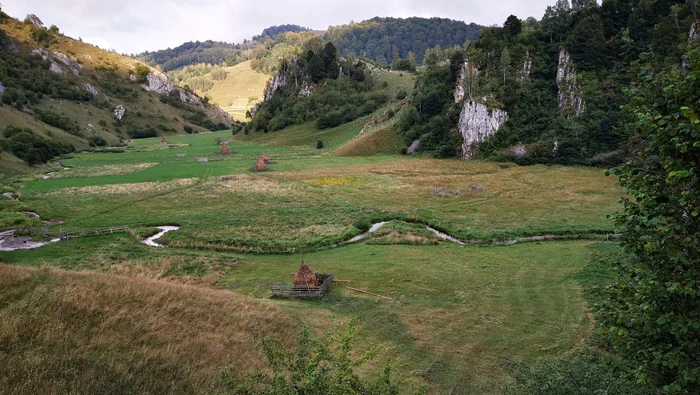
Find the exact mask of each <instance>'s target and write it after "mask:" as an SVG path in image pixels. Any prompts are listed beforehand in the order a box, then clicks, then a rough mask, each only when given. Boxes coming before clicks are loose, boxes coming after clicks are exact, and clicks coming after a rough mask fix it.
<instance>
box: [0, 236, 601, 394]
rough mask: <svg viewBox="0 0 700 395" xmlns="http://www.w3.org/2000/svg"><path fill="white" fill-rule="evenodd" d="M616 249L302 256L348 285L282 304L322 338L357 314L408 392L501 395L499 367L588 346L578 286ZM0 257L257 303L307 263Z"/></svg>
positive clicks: (360, 251)
mask: <svg viewBox="0 0 700 395" xmlns="http://www.w3.org/2000/svg"><path fill="white" fill-rule="evenodd" d="M609 246H610V244H600V243H591V242H580V241H579V242H575V241H570V242H547V243H536V244H535V243H532V244H522V245H516V246H511V247H489V248H484V247H465V246H458V245H454V244H442V245H421V246H410V245H375V244H371V243H360V244H355V245H348V246H342V247H338V248H335V249H330V250H325V251H319V252H314V253H307V254H304V260H305V262H306V263H308V264H309V265H310V266H311V267H312V269H313V270H315V271H316V272H319V273H334V274H335V275H336V278H337V279H340V280H349V281H350V283H338V284H335V285H334V286H333V288H332V290H331V293H330V295H329V296H328V297H326V298H324V299H323V300H320V301H289V300H279V299H273V300H274V301H275V304H276V305H277V306H279V307H281V308H282V309H283V310H284V311H285V312H286V313H288V314H289V315H290V316H292V317H294V318H295V319H296V320H297V321H298V322H299V324H300V325H302V326H308V327H311V328H312V329H314V330H316V331H319V332H326V331H329V330H332V329H333V328H334V327H335V326H336V325H341V324H343V323H344V322H347V321H349V320H350V319H353V318H357V319H358V320H359V323H360V334H361V339H362V340H361V342H360V343H361V344H360V346H361V347H366V346H369V345H371V344H380V345H382V347H383V349H382V352H381V354H380V355H381V357H380V359H379V360H378V361H376V363H377V364H382V363H387V362H388V363H390V364H392V365H393V366H394V368H395V371H396V373H397V374H398V376H399V377H401V378H402V379H404V380H405V381H406V382H407V383H408V385H409V386H416V387H417V386H419V385H422V384H424V385H427V386H428V387H429V388H430V390H431V392H433V393H474V392H478V393H497V389H498V387H499V386H500V384H502V383H503V382H504V380H506V376H505V374H504V373H503V371H501V369H500V367H499V366H500V364H501V363H502V362H503V360H504V358H506V357H509V358H514V359H516V360H521V361H527V362H532V361H535V360H536V359H537V358H539V357H543V356H551V355H559V354H563V353H566V352H569V351H571V350H572V349H575V348H577V347H580V345H581V344H582V341H583V340H584V339H585V338H586V336H587V335H588V334H589V332H590V330H591V327H592V324H593V323H592V321H591V319H590V317H589V315H588V313H587V309H586V307H585V303H584V302H583V299H582V297H581V288H580V286H579V285H578V283H577V279H578V278H579V273H580V272H581V270H582V269H583V268H584V266H586V264H587V262H589V261H590V259H591V256H592V254H594V253H596V252H597V251H601V248H602V250H607V249H608V248H609ZM0 256H1V257H2V259H3V261H5V262H7V263H12V264H20V265H31V266H42V265H50V266H55V267H59V268H62V269H67V270H90V271H98V272H103V273H110V274H119V275H137V276H146V277H151V278H159V279H163V280H167V281H184V282H187V283H200V284H204V285H208V286H213V287H215V288H218V289H226V290H231V291H234V292H236V293H238V294H242V295H246V296H251V297H253V298H259V299H269V298H270V297H271V292H270V286H271V285H272V284H274V283H275V282H284V283H289V282H291V280H292V277H293V276H292V275H293V273H294V272H295V271H296V268H297V267H298V265H299V262H300V256H299V255H298V254H292V255H236V254H228V253H219V252H211V251H201V250H191V249H182V248H169V249H154V248H151V247H146V246H144V245H141V244H139V243H137V242H136V240H135V239H133V237H132V236H128V235H115V236H105V237H91V238H85V239H75V240H71V241H69V242H64V243H56V244H51V245H48V246H46V247H44V248H42V249H39V250H36V251H16V252H12V253H2V255H0ZM348 286H349V287H353V288H357V289H361V290H365V291H368V292H372V293H375V294H379V295H382V296H385V297H387V298H391V299H393V300H387V299H384V298H378V297H374V296H371V295H366V294H362V293H358V292H355V291H353V290H350V289H349V288H347V287H348ZM371 368H372V367H371V366H370V367H369V369H371Z"/></svg>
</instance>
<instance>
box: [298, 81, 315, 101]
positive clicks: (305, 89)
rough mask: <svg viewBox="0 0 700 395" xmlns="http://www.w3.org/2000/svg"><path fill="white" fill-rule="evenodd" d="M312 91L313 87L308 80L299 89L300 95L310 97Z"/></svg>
mask: <svg viewBox="0 0 700 395" xmlns="http://www.w3.org/2000/svg"><path fill="white" fill-rule="evenodd" d="M312 93H314V90H313V88H312V87H311V85H310V84H309V83H308V82H306V81H304V83H303V84H302V85H301V89H300V90H299V97H300V98H301V97H309V96H311V94H312Z"/></svg>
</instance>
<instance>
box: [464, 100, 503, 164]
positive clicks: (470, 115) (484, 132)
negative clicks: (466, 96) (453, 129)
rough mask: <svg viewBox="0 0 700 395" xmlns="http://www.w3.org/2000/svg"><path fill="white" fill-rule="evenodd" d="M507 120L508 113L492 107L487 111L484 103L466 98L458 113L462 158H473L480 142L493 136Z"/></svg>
mask: <svg viewBox="0 0 700 395" xmlns="http://www.w3.org/2000/svg"><path fill="white" fill-rule="evenodd" d="M507 120H508V113H507V112H505V111H503V110H501V109H498V108H494V109H493V110H491V111H489V109H488V107H486V105H485V104H482V103H478V102H476V101H472V100H468V101H466V102H465V103H464V107H463V108H462V112H461V114H460V115H459V133H460V134H461V135H462V138H463V139H464V142H463V143H462V160H469V159H471V158H473V157H474V156H475V155H476V154H477V153H478V152H479V148H480V146H481V144H482V143H483V142H484V141H486V139H487V138H488V137H490V136H493V135H494V134H496V132H498V130H499V129H500V128H501V126H503V124H504V123H506V121H507Z"/></svg>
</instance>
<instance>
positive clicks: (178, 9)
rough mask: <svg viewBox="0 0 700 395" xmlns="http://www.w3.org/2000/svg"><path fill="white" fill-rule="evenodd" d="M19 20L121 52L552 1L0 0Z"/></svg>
mask: <svg viewBox="0 0 700 395" xmlns="http://www.w3.org/2000/svg"><path fill="white" fill-rule="evenodd" d="M0 2H1V3H2V10H3V11H4V12H5V13H7V14H9V15H11V16H13V17H15V18H18V19H24V17H25V16H26V15H27V14H36V15H37V16H38V17H39V18H40V19H41V20H42V21H43V22H44V24H45V25H46V26H50V25H56V26H58V27H59V28H60V29H61V31H62V32H63V33H65V34H67V35H69V36H71V37H74V38H78V37H81V38H82V39H83V41H87V42H90V43H93V44H96V45H98V46H100V47H102V48H105V49H115V50H117V51H118V52H121V53H140V52H143V51H145V50H151V51H152V50H158V49H165V48H168V47H171V48H172V47H176V46H178V45H180V44H182V43H184V42H186V41H196V40H199V41H204V40H217V41H226V42H235V43H238V42H241V41H243V39H244V38H250V37H252V36H253V35H256V34H259V33H260V32H261V31H262V30H263V29H264V28H266V27H268V26H272V25H282V24H295V25H301V26H305V27H310V28H312V29H316V30H325V29H326V28H328V26H335V25H341V24H346V23H348V22H350V21H355V22H359V21H362V20H365V19H369V18H372V17H375V16H392V17H400V18H406V17H410V16H419V17H443V18H450V19H456V20H460V21H464V22H467V23H470V22H475V23H478V24H481V25H493V24H498V25H501V24H503V22H504V21H505V20H506V18H507V17H508V16H509V15H510V14H514V15H517V16H518V17H519V18H520V19H525V18H527V17H528V16H534V17H535V18H537V19H540V18H541V17H542V15H544V10H545V8H546V7H547V5H550V4H553V3H555V0H529V1H515V0H384V1H374V0H264V1H242V0H0Z"/></svg>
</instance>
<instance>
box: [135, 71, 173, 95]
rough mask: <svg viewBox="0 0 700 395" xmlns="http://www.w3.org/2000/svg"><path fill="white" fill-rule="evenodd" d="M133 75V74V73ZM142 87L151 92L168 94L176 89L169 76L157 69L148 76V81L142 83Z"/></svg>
mask: <svg viewBox="0 0 700 395" xmlns="http://www.w3.org/2000/svg"><path fill="white" fill-rule="evenodd" d="M132 75H133V74H132ZM141 88H143V89H144V90H146V91H149V92H156V93H160V94H161V95H168V94H170V92H172V91H173V89H175V85H174V84H173V83H172V82H170V80H169V79H168V76H166V75H165V74H163V73H161V72H160V71H157V70H151V72H150V73H149V74H148V77H146V82H144V83H143V84H141Z"/></svg>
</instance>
